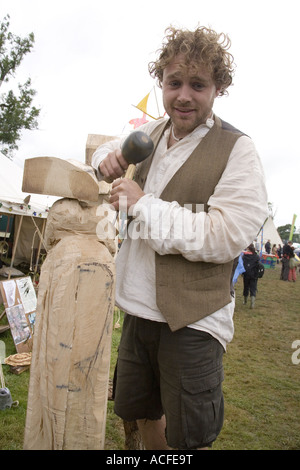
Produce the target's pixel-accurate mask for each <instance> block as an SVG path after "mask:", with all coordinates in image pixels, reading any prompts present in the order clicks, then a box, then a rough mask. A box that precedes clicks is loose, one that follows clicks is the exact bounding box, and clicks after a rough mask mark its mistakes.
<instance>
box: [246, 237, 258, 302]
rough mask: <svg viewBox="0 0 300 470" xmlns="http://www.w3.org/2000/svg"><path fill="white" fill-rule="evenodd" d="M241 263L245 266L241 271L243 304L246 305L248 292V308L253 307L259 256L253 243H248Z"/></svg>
mask: <svg viewBox="0 0 300 470" xmlns="http://www.w3.org/2000/svg"><path fill="white" fill-rule="evenodd" d="M243 263H244V268H245V272H244V273H243V281H244V290H243V296H244V300H243V304H244V305H246V303H247V300H248V296H249V292H250V308H254V306H255V298H256V292H257V281H258V278H257V270H258V263H259V256H258V254H257V253H256V251H255V247H254V245H253V244H250V245H249V246H248V248H247V251H246V252H245V253H244V256H243Z"/></svg>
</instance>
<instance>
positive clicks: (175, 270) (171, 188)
mask: <svg viewBox="0 0 300 470" xmlns="http://www.w3.org/2000/svg"><path fill="white" fill-rule="evenodd" d="M167 125H169V121H168V122H167V123H166V121H165V120H164V121H163V122H162V123H161V124H160V125H158V126H157V127H156V128H155V129H154V131H153V132H152V134H151V137H152V140H153V142H154V152H155V149H156V147H157V144H158V142H159V140H160V138H161V136H162V134H163V132H164V130H165V128H166V126H167ZM241 135H242V133H241V132H240V131H238V130H237V129H235V128H233V127H232V126H230V125H229V124H227V123H225V122H224V121H221V120H220V119H219V118H218V117H215V125H214V126H213V127H212V128H211V129H210V131H209V132H208V133H207V134H206V136H205V137H204V138H203V139H202V140H201V142H200V143H199V145H198V146H197V147H196V148H195V150H194V151H193V152H192V154H191V155H190V157H189V158H188V159H187V161H186V162H185V163H184V164H183V165H182V166H181V168H179V170H178V171H177V172H176V173H175V175H174V176H173V178H172V179H171V180H170V181H169V183H168V184H167V186H166V187H165V189H164V190H163V192H162V194H161V196H160V198H161V199H163V200H164V201H169V202H171V201H177V202H178V203H179V204H180V205H182V206H184V205H185V204H193V205H195V204H203V206H204V211H205V212H207V210H208V206H207V202H208V200H209V198H210V196H211V195H212V194H213V193H214V189H215V187H216V185H217V183H218V181H219V180H220V178H221V176H222V173H223V171H224V169H225V167H226V165H227V161H228V158H229V155H230V152H231V150H232V148H233V146H234V144H235V142H236V141H237V139H238V138H239V137H240V136H241ZM154 152H153V154H154ZM153 154H152V156H150V157H149V158H148V159H147V160H145V161H144V162H142V163H141V164H140V165H139V166H138V168H137V171H136V175H135V180H136V182H137V183H138V184H139V185H140V186H141V187H142V188H143V187H144V184H145V181H146V178H147V174H148V171H149V168H150V165H151V161H152V158H153ZM193 207H195V206H193ZM155 265H156V303H157V306H158V308H159V310H160V311H161V313H162V314H163V316H164V317H165V319H166V321H167V322H168V324H169V326H170V328H171V330H172V331H176V330H178V329H179V328H182V327H184V326H187V325H190V324H192V323H195V322H196V321H198V320H200V319H201V318H204V317H206V316H207V315H210V314H211V313H213V312H215V311H217V310H218V309H220V308H222V307H224V306H225V305H227V304H228V303H229V302H230V282H231V273H232V265H233V261H230V262H229V263H225V264H215V263H204V262H191V261H188V260H187V259H186V258H184V257H183V256H182V255H163V256H161V255H159V254H158V253H155Z"/></svg>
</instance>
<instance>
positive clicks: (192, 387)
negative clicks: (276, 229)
mask: <svg viewBox="0 0 300 470" xmlns="http://www.w3.org/2000/svg"><path fill="white" fill-rule="evenodd" d="M229 45H230V41H229V39H228V38H227V37H226V36H225V35H223V34H220V35H219V34H217V33H216V32H214V31H212V30H210V29H207V28H198V29H196V30H195V31H194V32H193V31H184V30H176V29H175V28H169V30H168V34H167V36H166V40H165V42H164V45H163V46H162V49H161V51H160V55H159V58H158V60H157V61H156V62H154V63H151V64H150V66H149V70H150V73H151V75H152V76H153V77H156V78H157V79H158V82H159V85H160V86H161V87H162V95H163V102H164V107H165V110H166V112H167V114H168V116H169V117H170V119H160V120H158V121H154V122H150V123H147V124H146V125H144V126H142V127H141V128H140V130H143V131H144V132H146V133H147V134H149V135H150V136H151V137H152V139H153V141H154V146H155V150H154V152H153V155H152V156H150V157H149V158H148V159H147V160H145V161H144V162H142V163H140V164H139V165H138V168H137V171H136V176H135V181H131V180H127V179H126V178H120V177H121V176H122V175H123V174H124V171H125V170H126V168H127V166H128V164H127V163H126V161H125V159H124V158H123V156H122V153H121V150H120V148H121V147H120V142H112V143H108V144H105V145H104V146H102V147H100V148H99V149H97V151H96V152H95V154H94V156H93V166H94V168H95V169H96V170H97V172H98V175H99V177H102V178H105V179H106V180H107V181H113V185H112V191H111V199H110V200H111V203H112V204H113V206H114V207H115V209H117V210H118V209H119V200H120V197H124V198H127V207H128V209H130V211H129V213H130V214H131V215H132V221H131V223H130V225H129V228H128V235H127V237H126V239H125V240H124V242H123V244H122V246H121V249H120V252H119V254H118V257H117V287H116V303H117V305H118V306H119V307H120V308H121V309H122V310H124V311H125V312H126V315H125V319H124V325H123V332H122V339H121V342H120V348H119V357H118V364H117V385H116V394H115V412H116V413H117V414H118V415H119V416H120V417H121V418H123V419H124V420H126V421H134V420H137V423H138V427H139V430H140V432H141V435H142V437H143V440H144V443H145V446H146V449H166V448H168V447H167V446H169V447H170V448H175V449H200V448H206V447H208V446H211V445H212V443H213V441H214V440H215V439H216V437H217V435H218V434H219V432H220V430H221V428H222V423H223V408H224V407H223V395H222V380H223V366H222V356H223V352H224V350H225V349H226V345H227V343H228V342H230V341H231V339H232V336H233V311H234V297H232V296H231V295H230V282H231V273H232V268H233V260H234V259H235V258H237V257H238V256H239V254H240V252H241V251H242V250H243V249H244V248H245V247H246V246H248V245H249V244H250V243H251V242H252V240H253V239H254V237H255V236H256V235H257V232H258V231H259V228H260V227H261V225H262V223H263V221H264V220H265V218H266V216H267V196H266V189H265V183H264V175H263V170H262V167H261V163H260V159H259V157H258V155H257V152H256V150H255V147H254V145H253V143H252V141H251V139H250V138H249V137H247V136H246V135H244V134H242V133H241V132H239V131H237V130H236V129H235V128H233V127H232V126H230V125H229V124H227V123H225V122H223V121H221V120H220V119H219V118H218V117H217V116H215V115H214V113H213V104H214V100H215V98H216V97H217V96H222V95H224V94H225V93H226V90H227V88H228V86H229V85H230V84H231V82H232V73H233V72H232V64H233V57H232V56H231V54H229V52H228V50H227V49H228V47H229ZM245 172H247V174H249V173H250V174H251V175H252V177H251V178H245ZM165 436H166V440H165Z"/></svg>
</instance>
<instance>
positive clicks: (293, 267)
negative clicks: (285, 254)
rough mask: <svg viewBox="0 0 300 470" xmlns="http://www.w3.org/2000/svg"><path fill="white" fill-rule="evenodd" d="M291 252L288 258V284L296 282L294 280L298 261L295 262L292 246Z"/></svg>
mask: <svg viewBox="0 0 300 470" xmlns="http://www.w3.org/2000/svg"><path fill="white" fill-rule="evenodd" d="M291 248H292V252H291V256H290V259H289V268H290V270H289V275H288V281H289V282H296V279H297V273H296V271H297V266H298V264H299V263H298V261H297V260H296V258H295V252H294V247H293V246H292V247H291Z"/></svg>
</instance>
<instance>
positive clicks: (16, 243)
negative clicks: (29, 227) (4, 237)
mask: <svg viewBox="0 0 300 470" xmlns="http://www.w3.org/2000/svg"><path fill="white" fill-rule="evenodd" d="M23 217H24V216H23V215H21V218H20V223H19V227H18V231H17V236H16V240H15V242H14V248H13V254H12V257H11V262H10V267H11V268H12V267H13V264H14V260H15V256H16V250H17V245H18V241H19V236H20V231H21V226H22V222H23ZM10 277H11V271H10V272H9V274H8V279H10Z"/></svg>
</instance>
